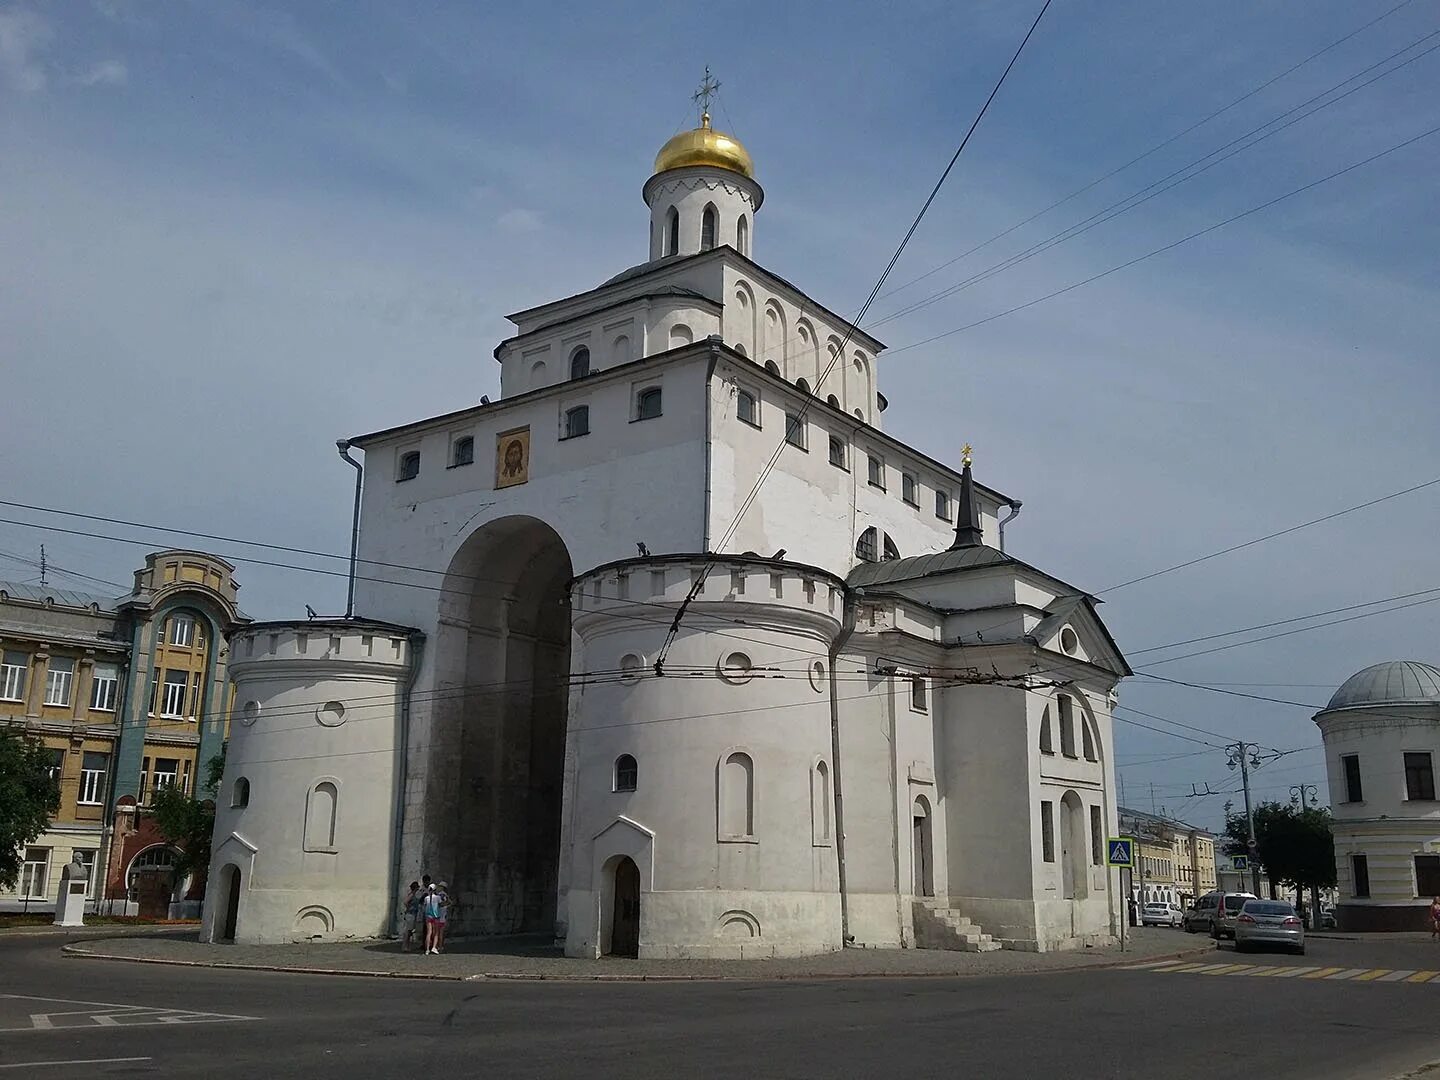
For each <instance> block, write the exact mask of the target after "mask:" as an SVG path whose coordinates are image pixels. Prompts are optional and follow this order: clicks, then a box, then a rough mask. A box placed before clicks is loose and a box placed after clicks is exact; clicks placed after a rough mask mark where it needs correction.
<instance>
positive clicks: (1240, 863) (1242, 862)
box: [1231, 855, 1250, 870]
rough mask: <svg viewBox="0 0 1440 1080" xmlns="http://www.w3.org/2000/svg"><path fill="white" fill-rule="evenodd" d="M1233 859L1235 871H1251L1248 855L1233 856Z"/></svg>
mask: <svg viewBox="0 0 1440 1080" xmlns="http://www.w3.org/2000/svg"><path fill="white" fill-rule="evenodd" d="M1231 858H1232V859H1233V860H1234V863H1235V869H1236V870H1249V869H1250V856H1248V855H1232V856H1231Z"/></svg>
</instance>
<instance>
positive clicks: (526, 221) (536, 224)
mask: <svg viewBox="0 0 1440 1080" xmlns="http://www.w3.org/2000/svg"><path fill="white" fill-rule="evenodd" d="M495 224H496V225H497V226H498V227H499V228H501V229H504V230H505V231H506V232H512V233H525V232H535V231H536V230H537V229H539V228H540V227H541V226H542V225H543V224H544V222H543V221H542V220H541V218H540V215H539V214H537V213H536V212H535V211H534V210H524V209H521V208H520V207H516V208H515V209H513V210H506V211H505V213H503V214H501V215H500V216H499V217H498V218H496V219H495Z"/></svg>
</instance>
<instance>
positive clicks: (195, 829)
mask: <svg viewBox="0 0 1440 1080" xmlns="http://www.w3.org/2000/svg"><path fill="white" fill-rule="evenodd" d="M224 773H225V755H224V753H219V754H216V755H215V756H214V757H212V758H211V759H210V760H209V761H208V762H206V764H205V783H204V784H203V785H201V786H200V787H199V788H198V789H197V791H196V795H199V796H206V797H205V798H197V797H196V795H186V794H185V793H184V792H183V791H181V790H180V789H179V788H178V787H170V786H165V787H160V788H159V789H157V790H156V792H155V797H154V800H153V802H152V805H151V807H150V816H151V817H152V818H153V819H154V821H155V827H156V828H157V829H159V830H160V835H161V836H163V837H165V839H166V840H168V841H169V842H170V844H171V845H172V846H173V847H174V848H175V849H176V856H175V880H176V881H183V880H184V879H185V876H186V875H187V874H190V873H192V872H193V871H195V870H203V869H205V868H206V867H207V866H209V865H210V837H211V835H212V834H213V833H214V832H215V799H214V795H215V792H216V791H217V790H218V789H219V787H220V778H221V777H222V776H223V775H224Z"/></svg>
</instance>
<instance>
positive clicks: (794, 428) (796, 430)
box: [785, 412, 805, 450]
mask: <svg viewBox="0 0 1440 1080" xmlns="http://www.w3.org/2000/svg"><path fill="white" fill-rule="evenodd" d="M785 441H786V442H787V443H789V444H790V445H791V446H794V447H796V448H797V449H800V450H804V449H805V418H804V417H803V416H801V415H800V414H799V413H792V412H787V413H786V414H785Z"/></svg>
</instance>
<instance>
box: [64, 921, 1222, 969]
mask: <svg viewBox="0 0 1440 1080" xmlns="http://www.w3.org/2000/svg"><path fill="white" fill-rule="evenodd" d="M1213 947H1214V946H1213V945H1212V943H1211V942H1210V941H1209V939H1208V938H1203V937H1200V936H1198V935H1189V934H1184V933H1180V932H1178V931H1174V930H1160V929H1144V930H1134V929H1132V930H1131V938H1130V941H1129V947H1128V948H1127V950H1126V951H1125V952H1123V953H1122V952H1120V950H1119V949H1118V948H1105V949H1085V950H1081V951H1077V952H1057V953H1024V952H1009V951H1004V950H1002V951H1000V952H991V953H958V952H944V951H939V950H929V949H846V950H845V951H844V952H840V953H830V954H827V955H824V956H811V957H799V958H793V959H780V960H625V959H618V958H613V957H605V958H603V959H600V960H577V959H571V958H569V957H566V956H564V955H562V953H561V952H560V950H559V949H557V948H555V947H554V946H553V944H551V943H550V941H549V940H548V939H542V938H539V937H533V936H525V937H507V938H489V939H473V940H458V941H455V942H453V943H452V944H451V945H450V946H449V948H448V949H447V951H446V952H445V953H444V954H443V955H440V956H426V955H423V954H421V953H418V952H416V953H402V952H401V951H400V949H399V946H398V945H397V944H396V943H395V942H393V941H371V942H357V943H346V944H298V945H206V944H202V943H201V942H199V941H198V940H196V938H195V936H194V935H187V936H186V937H184V938H176V937H173V936H170V937H163V938H162V937H152V938H116V939H113V940H108V941H85V942H78V943H75V944H73V945H67V946H66V947H65V950H64V951H65V952H66V953H67V954H69V955H71V956H87V957H94V958H102V959H109V960H132V961H140V962H150V963H162V964H186V965H198V966H204V967H236V968H247V969H257V970H262V971H293V972H299V973H308V974H326V975H382V976H391V977H399V978H434V979H557V980H581V981H592V980H600V981H604V980H615V981H626V982H628V981H634V980H650V979H653V980H680V979H691V980H693V979H741V980H757V979H825V978H887V977H915V976H932V975H933V976H951V977H954V976H965V975H1009V974H1020V973H1025V972H1044V971H1067V970H1072V969H1077V968H1087V967H1100V966H1107V965H1114V964H1122V963H1136V962H1140V961H1144V960H1158V959H1160V958H1162V957H1179V956H1189V955H1191V954H1193V953H1196V952H1201V953H1204V952H1210V951H1211V950H1212V949H1213Z"/></svg>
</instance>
